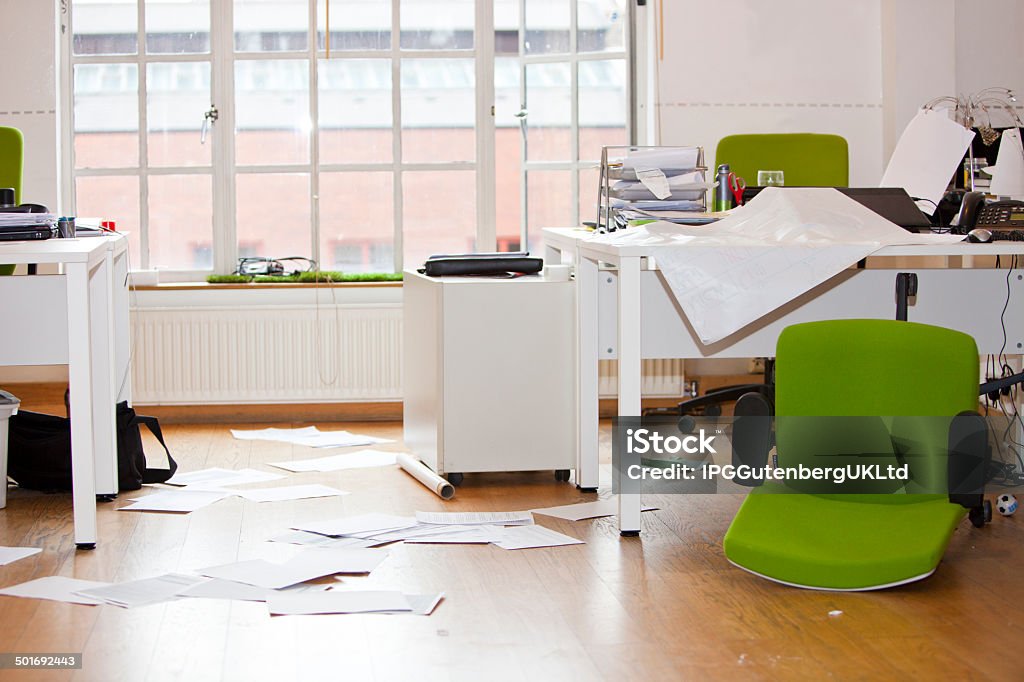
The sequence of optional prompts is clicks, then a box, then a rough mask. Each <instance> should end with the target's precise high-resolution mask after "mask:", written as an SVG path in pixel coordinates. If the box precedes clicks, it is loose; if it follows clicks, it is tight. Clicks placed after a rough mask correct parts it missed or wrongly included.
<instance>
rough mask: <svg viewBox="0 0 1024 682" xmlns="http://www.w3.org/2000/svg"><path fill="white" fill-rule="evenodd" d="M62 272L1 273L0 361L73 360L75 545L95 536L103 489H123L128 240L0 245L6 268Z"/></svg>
mask: <svg viewBox="0 0 1024 682" xmlns="http://www.w3.org/2000/svg"><path fill="white" fill-rule="evenodd" d="M10 263H38V264H47V263H56V264H58V265H60V266H61V274H57V275H32V276H12V277H0V300H2V301H3V303H2V305H0V316H2V318H3V321H4V334H2V335H0V364H2V365H59V364H67V365H68V379H69V384H70V388H71V415H72V419H71V450H72V458H71V460H72V477H73V488H74V490H73V503H74V520H75V544H76V545H78V547H79V548H82V549H85V548H92V547H94V546H95V544H96V541H97V529H96V495H97V494H100V495H115V494H117V432H116V427H115V422H114V419H115V409H114V408H115V404H116V403H117V402H118V401H120V400H130V398H131V395H130V390H131V389H130V384H131V381H130V378H129V376H128V371H129V343H128V341H129V339H128V289H127V282H126V278H127V273H128V239H127V238H126V237H123V236H104V237H90V238H81V239H48V240H45V241H29V242H0V264H10Z"/></svg>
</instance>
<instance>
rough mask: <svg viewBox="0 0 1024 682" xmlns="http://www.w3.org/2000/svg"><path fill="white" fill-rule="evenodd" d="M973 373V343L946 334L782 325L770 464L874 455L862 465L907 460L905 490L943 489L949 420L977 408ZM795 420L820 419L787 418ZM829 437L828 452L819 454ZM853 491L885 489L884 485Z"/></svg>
mask: <svg viewBox="0 0 1024 682" xmlns="http://www.w3.org/2000/svg"><path fill="white" fill-rule="evenodd" d="M978 374H979V366H978V349H977V346H976V345H975V343H974V339H973V338H972V337H970V336H968V335H967V334H964V333H962V332H958V331H954V330H951V329H944V328H941V327H933V326H931V325H924V324H917V323H914V322H900V321H896V320H831V321H825V322H810V323H806V324H798V325H793V326H790V327H787V328H786V329H784V330H783V332H782V334H780V335H779V341H778V348H777V357H776V363H775V380H776V392H775V407H776V414H777V415H778V423H777V447H778V463H779V465H780V466H796V465H798V464H800V463H804V464H805V465H808V466H810V465H811V464H812V462H813V464H815V465H817V466H823V465H824V466H832V465H838V464H842V463H846V462H845V461H843V458H842V457H837V454H838V453H851V452H858V451H859V452H872V453H879V454H880V456H879V457H877V458H871V459H869V460H867V463H882V464H884V463H885V462H886V460H887V459H888V461H889V462H890V463H894V464H902V463H904V462H906V463H909V465H910V476H911V479H912V483H911V484H908V485H907V486H906V491H907V492H911V493H913V492H936V491H937V490H943V489H945V484H946V453H947V438H948V435H947V433H948V428H949V422H950V420H951V419H952V417H954V416H955V415H957V414H959V413H960V412H964V411H969V410H977V407H978ZM793 416H796V417H802V416H808V417H813V416H819V417H825V418H824V419H820V420H802V419H795V420H789V421H787V419H786V418H787V417H793ZM828 417H838V418H842V417H859V418H861V419H858V420H853V419H850V420H847V422H846V424H842V423H841V422H842V420H841V419H832V420H829V419H828ZM923 417H932V419H922V418H923ZM827 439H831V441H832V442H833V445H832V448H833V450H832V451H828V450H825V451H823V450H822V449H821V447H822V445H821V444H822V443H823V442H824V441H825V440H827ZM886 441H889V443H888V444H887V443H886ZM893 443H895V445H896V447H895V449H893ZM907 444H912V445H907ZM901 445H903V446H904V447H902V448H901ZM887 447H888V448H889V450H890V453H891V454H888V456H886V455H885V454H884V453H885V450H886V448H887ZM860 461H865V460H860ZM849 489H850V488H848V487H847V488H846V490H849ZM857 491H858V492H891V491H892V484H891V483H890V482H888V481H884V482H882V483H879V484H877V485H873V484H870V483H868V484H867V485H866V487H858V488H857ZM886 497H887V498H890V497H896V498H898V497H901V496H886ZM888 501H889V502H892V503H898V502H900V500H899V499H892V500H888Z"/></svg>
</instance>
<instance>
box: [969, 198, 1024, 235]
mask: <svg viewBox="0 0 1024 682" xmlns="http://www.w3.org/2000/svg"><path fill="white" fill-rule="evenodd" d="M957 225H958V226H959V228H960V229H959V232H960V233H961V234H964V233H967V232H968V231H970V230H973V229H975V228H984V229H986V230H1000V231H1005V230H1024V201H995V202H992V203H985V194H984V193H982V192H968V193H967V194H966V195H964V203H963V206H961V208H960V219H959V220H958V221H957Z"/></svg>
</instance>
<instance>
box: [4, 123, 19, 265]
mask: <svg viewBox="0 0 1024 682" xmlns="http://www.w3.org/2000/svg"><path fill="white" fill-rule="evenodd" d="M24 163H25V138H24V137H23V136H22V134H21V131H20V130H18V129H17V128H7V127H4V126H0V187H13V188H14V203H16V204H20V203H21V177H22V170H23V166H24ZM14 268H15V266H13V265H0V275H9V274H11V273H12V272H14Z"/></svg>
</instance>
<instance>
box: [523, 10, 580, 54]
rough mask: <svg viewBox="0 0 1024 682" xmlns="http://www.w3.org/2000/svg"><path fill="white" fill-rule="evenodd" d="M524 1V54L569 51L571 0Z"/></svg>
mask: <svg viewBox="0 0 1024 682" xmlns="http://www.w3.org/2000/svg"><path fill="white" fill-rule="evenodd" d="M522 1H523V2H525V3H526V38H525V40H524V42H525V46H526V47H525V49H526V54H552V53H564V52H568V51H569V27H570V25H571V23H570V21H571V18H572V17H571V15H570V13H569V3H570V2H571V1H572V0H522Z"/></svg>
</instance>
